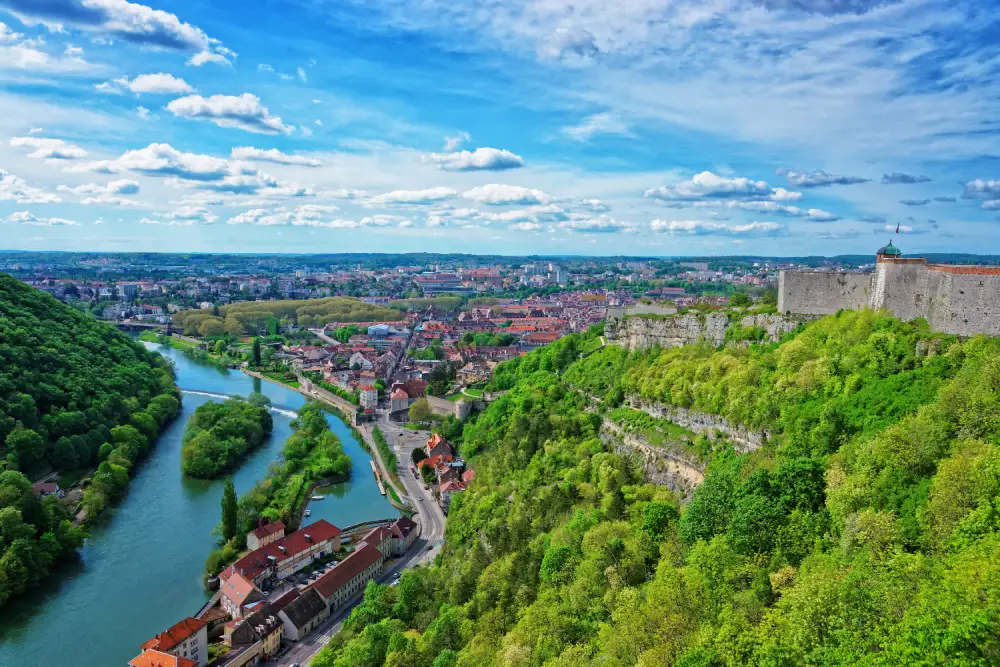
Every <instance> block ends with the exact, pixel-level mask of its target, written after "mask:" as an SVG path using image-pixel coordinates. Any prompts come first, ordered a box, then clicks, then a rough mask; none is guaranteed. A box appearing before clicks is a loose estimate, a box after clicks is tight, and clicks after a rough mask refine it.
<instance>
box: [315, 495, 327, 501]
mask: <svg viewBox="0 0 1000 667" xmlns="http://www.w3.org/2000/svg"><path fill="white" fill-rule="evenodd" d="M324 498H326V496H313V497H312V499H313V500H323V499H324Z"/></svg>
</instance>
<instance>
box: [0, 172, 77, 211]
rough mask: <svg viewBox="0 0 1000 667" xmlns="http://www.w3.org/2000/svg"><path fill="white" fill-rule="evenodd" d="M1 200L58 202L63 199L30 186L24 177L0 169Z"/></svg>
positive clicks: (29, 202)
mask: <svg viewBox="0 0 1000 667" xmlns="http://www.w3.org/2000/svg"><path fill="white" fill-rule="evenodd" d="M0 201H13V202H17V203H18V204H58V203H59V202H61V201H62V200H61V199H59V197H58V196H57V195H55V194H52V193H50V192H46V191H45V190H42V189H41V188H36V187H33V186H30V185H28V184H27V183H26V182H25V181H24V180H23V179H21V178H18V177H17V176H15V175H14V174H11V173H9V172H7V171H4V170H3V169H0Z"/></svg>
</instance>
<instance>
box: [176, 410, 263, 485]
mask: <svg viewBox="0 0 1000 667" xmlns="http://www.w3.org/2000/svg"><path fill="white" fill-rule="evenodd" d="M270 405H271V401H269V400H268V398H267V397H266V396H264V395H262V394H251V395H250V396H249V398H247V399H243V398H240V397H234V398H230V399H229V400H227V401H225V402H224V403H215V402H214V401H209V402H208V403H203V404H201V405H199V406H198V408H197V409H196V410H195V411H194V414H193V415H191V419H190V420H188V423H187V426H186V427H185V428H184V437H183V439H182V443H183V447H182V448H181V470H183V471H184V474H185V475H189V476H191V477H201V478H204V479H213V478H215V477H218V476H219V475H220V474H222V473H224V472H227V471H229V470H232V469H233V468H235V467H237V466H238V465H239V464H240V463H242V461H243V459H245V458H246V457H247V456H248V455H249V454H250V453H251V452H252V451H253V450H255V449H257V448H258V447H260V446H261V445H262V444H264V441H265V440H267V436H269V435H270V434H271V429H272V428H273V427H274V420H273V419H272V418H271V412H270V410H269V409H268V408H269V406H270Z"/></svg>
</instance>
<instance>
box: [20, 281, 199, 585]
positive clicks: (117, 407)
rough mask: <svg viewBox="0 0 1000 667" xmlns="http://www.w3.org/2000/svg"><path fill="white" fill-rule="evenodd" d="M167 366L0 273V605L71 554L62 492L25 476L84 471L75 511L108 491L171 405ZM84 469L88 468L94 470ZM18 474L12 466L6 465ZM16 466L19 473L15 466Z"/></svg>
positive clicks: (98, 505) (89, 511) (95, 506)
mask: <svg viewBox="0 0 1000 667" xmlns="http://www.w3.org/2000/svg"><path fill="white" fill-rule="evenodd" d="M179 399H180V394H179V393H178V391H177V389H176V387H175V386H174V382H173V369H172V368H171V367H170V365H169V364H168V363H167V362H166V361H165V360H164V359H163V358H162V357H160V356H159V355H158V354H155V353H152V352H148V351H147V350H146V349H145V348H144V347H143V346H142V345H140V344H139V343H136V342H134V341H132V340H131V339H130V338H129V337H128V336H126V335H124V334H122V333H121V332H119V331H117V330H116V329H115V328H114V327H112V326H109V325H107V324H102V323H100V322H98V321H96V320H94V319H93V318H92V317H90V316H89V315H85V314H82V313H80V312H78V311H76V310H74V309H72V308H70V307H68V306H66V305H64V304H62V303H60V302H59V301H57V300H56V299H54V298H53V297H51V296H49V295H48V294H45V293H44V292H41V291H38V290H36V289H34V288H31V287H28V286H27V285H24V284H22V283H20V282H18V281H16V280H14V279H13V278H11V277H10V276H6V275H0V443H3V452H4V455H5V458H4V460H3V462H2V463H3V465H5V466H6V467H7V469H8V470H7V471H6V472H3V473H0V604H2V603H3V601H5V600H6V599H7V598H8V597H10V596H11V595H16V594H19V593H23V592H24V591H25V590H26V589H27V588H28V587H29V586H32V585H34V584H36V583H37V582H39V581H40V580H41V579H42V578H44V576H45V575H46V574H47V573H48V571H49V568H50V567H51V566H52V565H53V564H54V563H55V562H57V561H58V560H60V559H62V558H65V557H67V556H69V555H71V554H73V553H74V552H75V550H76V548H77V547H78V546H79V545H80V544H81V543H82V541H83V537H84V535H85V532H84V531H83V530H82V529H80V528H76V527H74V526H73V524H72V522H71V521H70V509H71V507H70V503H71V501H70V500H69V499H65V500H64V499H61V498H57V497H56V496H47V497H45V498H43V499H39V498H38V497H37V494H36V493H35V492H34V491H33V490H32V487H31V481H30V480H31V479H37V477H38V476H40V475H43V474H45V473H47V472H49V471H50V470H52V469H53V468H54V469H55V471H56V472H69V471H82V472H81V473H78V475H79V474H84V473H90V480H89V483H88V484H87V485H86V487H85V490H84V493H83V499H82V502H81V506H82V509H83V510H84V514H83V516H85V517H86V518H87V519H88V520H92V519H94V518H95V517H97V516H98V515H99V514H100V513H101V512H102V511H103V510H104V509H105V507H106V506H107V505H108V504H109V503H110V502H112V501H113V500H115V499H116V498H118V497H119V496H120V495H121V494H122V493H123V491H124V489H125V486H126V485H127V483H128V478H129V472H130V470H131V469H132V467H133V466H134V465H135V463H136V461H137V460H138V459H139V457H141V456H142V455H143V454H144V453H145V452H147V451H148V449H149V446H150V444H151V442H152V441H153V439H154V438H155V437H156V436H157V434H158V433H159V432H160V430H161V429H162V427H163V426H164V425H165V424H166V423H167V422H168V421H170V420H171V419H173V418H174V417H175V416H176V415H177V413H178V412H179V411H180V400H179ZM95 466H96V469H94V468H95ZM17 471H21V472H17ZM22 473H23V474H22Z"/></svg>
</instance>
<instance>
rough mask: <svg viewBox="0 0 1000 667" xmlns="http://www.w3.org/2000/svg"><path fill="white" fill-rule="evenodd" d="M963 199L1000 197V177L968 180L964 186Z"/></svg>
mask: <svg viewBox="0 0 1000 667" xmlns="http://www.w3.org/2000/svg"><path fill="white" fill-rule="evenodd" d="M962 199H1000V179H995V180H994V179H982V178H977V179H975V180H972V181H968V182H967V183H966V184H965V185H964V186H963V188H962ZM984 208H985V206H984Z"/></svg>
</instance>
